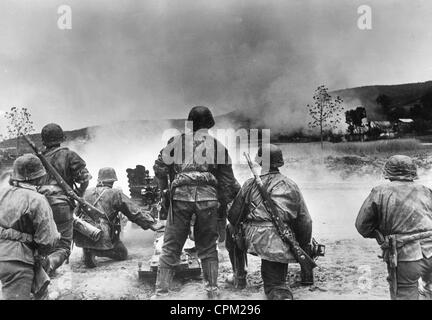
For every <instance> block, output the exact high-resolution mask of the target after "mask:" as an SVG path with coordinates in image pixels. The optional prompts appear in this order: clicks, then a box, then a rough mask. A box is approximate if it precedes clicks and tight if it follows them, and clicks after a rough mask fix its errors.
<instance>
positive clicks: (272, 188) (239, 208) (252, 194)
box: [226, 145, 312, 300]
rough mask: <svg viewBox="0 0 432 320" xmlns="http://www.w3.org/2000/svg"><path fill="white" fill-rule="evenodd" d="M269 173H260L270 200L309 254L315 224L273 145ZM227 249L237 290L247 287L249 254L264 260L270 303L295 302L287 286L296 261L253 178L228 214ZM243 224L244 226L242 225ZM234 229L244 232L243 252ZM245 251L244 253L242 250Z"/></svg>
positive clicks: (260, 150) (260, 153) (262, 273)
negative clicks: (293, 262)
mask: <svg viewBox="0 0 432 320" xmlns="http://www.w3.org/2000/svg"><path fill="white" fill-rule="evenodd" d="M262 150H263V148H261V147H260V148H259V150H258V154H257V157H256V158H255V161H256V162H258V164H260V165H262V163H261V161H260V160H259V159H261V157H262V152H263V151H262ZM267 151H268V152H269V153H270V165H269V166H267V167H268V168H269V170H268V172H261V179H262V181H263V183H264V186H265V187H266V189H267V190H268V193H269V195H270V197H271V199H272V200H273V201H274V203H275V205H276V207H277V208H278V209H279V214H280V216H281V217H282V219H283V221H284V222H285V223H287V224H288V225H289V226H290V227H291V229H292V230H293V231H294V233H295V236H296V240H297V241H298V242H299V245H300V247H302V248H303V250H305V252H308V251H310V244H311V237H312V220H311V217H310V215H309V212H308V210H307V208H306V204H305V202H304V200H303V196H302V194H301V192H300V190H299V188H298V186H297V185H296V184H295V182H294V181H292V180H290V179H288V178H287V177H285V176H284V175H283V174H281V173H280V172H279V169H278V168H279V167H281V166H283V164H284V160H283V157H282V151H281V150H280V149H279V147H277V146H275V145H270V146H269V149H268V150H267ZM228 221H229V222H230V224H229V225H228V228H227V237H226V239H227V240H226V248H227V250H228V252H229V257H230V260H231V264H232V266H233V271H234V273H233V278H232V279H231V281H229V282H231V283H232V284H234V285H235V286H236V287H237V288H244V287H245V286H246V274H247V272H246V269H245V258H246V252H245V251H247V252H249V253H251V254H253V255H256V256H259V257H260V258H261V276H262V279H263V283H264V292H265V294H266V296H267V298H268V299H271V300H286V299H292V298H293V296H292V293H291V290H290V287H289V285H288V284H287V283H286V277H287V272H288V262H290V261H293V260H295V258H294V256H293V254H292V252H291V250H290V248H289V246H288V245H287V244H286V243H285V242H283V241H282V239H281V238H280V236H279V234H278V233H277V230H276V227H275V226H274V224H273V222H272V219H271V215H270V213H269V212H268V211H267V208H266V207H265V205H264V203H263V200H262V197H261V194H260V191H259V189H258V187H257V185H256V183H255V181H254V178H251V179H249V180H247V181H246V182H245V183H244V185H243V187H242V188H241V190H240V192H239V193H238V194H237V196H236V198H235V199H234V201H233V204H232V206H231V208H230V209H229V211H228ZM240 223H241V224H242V225H240ZM234 227H235V228H242V229H241V231H242V232H243V233H244V248H241V246H237V245H235V243H234V240H233V233H234ZM242 249H243V250H242Z"/></svg>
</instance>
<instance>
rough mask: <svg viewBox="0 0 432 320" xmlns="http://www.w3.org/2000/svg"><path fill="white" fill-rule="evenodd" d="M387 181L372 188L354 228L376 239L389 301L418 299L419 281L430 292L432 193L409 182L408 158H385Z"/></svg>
mask: <svg viewBox="0 0 432 320" xmlns="http://www.w3.org/2000/svg"><path fill="white" fill-rule="evenodd" d="M384 178H385V179H388V180H390V182H388V183H385V184H382V185H380V186H377V187H375V188H373V189H372V191H371V193H370V194H369V196H368V197H367V198H366V200H365V202H364V203H363V206H362V207H361V209H360V212H359V214H358V216H357V220H356V223H355V226H356V228H357V230H358V232H359V233H360V234H361V235H362V236H363V237H365V238H376V239H377V241H378V243H379V244H380V246H381V248H382V249H383V259H384V261H386V262H387V269H388V273H389V275H388V278H387V280H388V282H389V285H390V297H391V299H392V300H399V299H410V300H416V299H419V285H418V281H419V279H420V278H421V279H422V280H423V281H424V282H425V293H426V296H427V297H428V298H429V299H430V295H431V293H432V191H431V190H430V189H429V188H427V187H425V186H423V185H421V184H417V183H415V182H414V180H415V179H417V178H418V177H417V168H416V166H415V164H414V162H413V160H412V159H411V158H410V157H407V156H401V155H396V156H392V157H390V159H388V161H387V162H386V164H385V166H384Z"/></svg>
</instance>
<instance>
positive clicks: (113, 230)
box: [74, 168, 160, 267]
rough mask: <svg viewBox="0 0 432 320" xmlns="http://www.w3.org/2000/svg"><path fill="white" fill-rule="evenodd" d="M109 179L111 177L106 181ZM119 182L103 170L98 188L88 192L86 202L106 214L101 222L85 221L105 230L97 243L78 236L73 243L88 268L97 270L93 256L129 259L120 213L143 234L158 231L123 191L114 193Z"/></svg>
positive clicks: (113, 173)
mask: <svg viewBox="0 0 432 320" xmlns="http://www.w3.org/2000/svg"><path fill="white" fill-rule="evenodd" d="M107 176H108V177H107ZM114 181H117V176H116V174H115V171H114V169H112V168H102V169H101V170H99V178H98V185H97V186H96V187H95V188H90V189H88V190H87V191H86V193H85V195H84V199H85V200H86V201H87V202H89V203H91V204H93V205H94V206H96V207H97V208H98V209H100V210H101V211H102V212H104V213H105V216H104V217H101V218H100V219H99V221H94V220H93V219H92V218H90V217H89V216H83V217H82V218H83V219H84V220H85V221H87V222H89V223H90V224H92V225H94V226H96V227H97V228H99V229H100V230H102V234H101V237H100V238H99V240H98V241H96V242H95V241H92V240H91V239H89V238H87V237H85V236H83V235H81V234H79V233H75V235H74V240H75V243H76V245H77V246H78V247H81V248H83V261H84V263H85V264H86V266H87V267H95V266H96V264H95V260H94V256H99V257H108V258H111V259H114V260H125V259H127V255H128V251H127V248H126V247H125V246H124V244H123V242H122V241H121V240H120V231H121V224H120V213H122V214H123V215H124V216H125V217H126V218H127V219H129V220H130V221H131V222H133V223H136V224H137V225H139V226H140V227H141V228H143V229H144V230H147V229H152V230H155V228H159V227H160V226H159V225H158V224H157V223H156V221H155V220H154V218H153V217H152V216H151V215H150V214H149V213H148V212H146V211H144V210H143V209H141V208H140V207H138V206H137V205H136V204H135V203H134V202H133V201H132V200H131V199H129V198H128V197H127V196H126V195H125V194H123V193H122V192H121V190H118V189H113V188H112V184H113V183H114Z"/></svg>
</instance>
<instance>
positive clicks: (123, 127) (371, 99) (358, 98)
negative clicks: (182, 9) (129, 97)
mask: <svg viewBox="0 0 432 320" xmlns="http://www.w3.org/2000/svg"><path fill="white" fill-rule="evenodd" d="M431 92H432V81H427V82H419V83H407V84H400V85H374V86H365V87H356V88H348V89H341V90H336V91H332V92H331V95H332V96H336V95H339V96H340V97H341V98H342V99H343V101H344V104H345V105H347V106H349V107H350V108H356V107H358V106H360V105H361V106H363V107H365V108H366V111H367V115H368V118H369V119H371V120H386V119H387V115H385V114H384V113H383V110H382V107H381V106H380V105H378V104H377V102H376V99H377V97H378V96H379V95H386V96H388V97H390V99H391V102H390V105H389V108H390V109H392V108H396V107H402V108H403V107H405V108H410V107H412V106H413V105H415V104H416V103H419V101H420V99H421V98H422V97H423V96H424V95H425V94H426V93H431ZM249 114H251V113H250V112H249V113H248V114H247V113H246V112H243V111H242V110H236V111H232V112H229V113H226V114H223V115H219V116H217V117H215V118H216V123H218V124H219V126H220V127H224V126H226V127H227V126H229V127H234V128H235V129H238V128H250V127H251V124H252V123H255V121H254V119H252V118H251V117H250V116H249ZM184 120H185V119H168V120H166V119H161V120H130V121H120V122H116V123H113V124H111V125H104V126H93V127H88V128H82V129H78V130H72V131H66V138H67V140H76V141H78V142H85V141H87V140H89V139H90V138H91V133H92V132H93V131H94V130H96V129H104V130H105V131H106V130H108V131H109V132H110V133H114V134H116V133H122V134H123V133H124V132H128V131H131V128H133V134H135V135H136V134H141V133H143V132H145V130H146V129H145V128H146V127H148V126H150V127H153V128H155V127H157V128H168V127H171V128H177V129H180V130H181V129H182V128H183V127H184ZM255 120H256V119H255ZM270 129H271V128H270ZM298 135H299V134H298V133H297V134H295V135H293V136H292V137H290V136H286V137H284V141H301V139H303V138H302V137H301V136H298ZM31 138H32V139H33V140H34V141H35V142H36V144H38V145H40V143H41V138H40V134H32V135H31ZM272 138H273V139H277V138H278V133H277V132H276V131H272ZM15 145H16V143H15V139H12V140H6V141H3V142H0V148H10V147H15Z"/></svg>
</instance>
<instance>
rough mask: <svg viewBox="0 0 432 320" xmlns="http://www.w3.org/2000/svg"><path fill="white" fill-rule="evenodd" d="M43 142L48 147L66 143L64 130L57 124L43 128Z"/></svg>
mask: <svg viewBox="0 0 432 320" xmlns="http://www.w3.org/2000/svg"><path fill="white" fill-rule="evenodd" d="M41 136H42V142H43V144H44V145H45V146H46V147H51V146H54V145H57V144H60V143H62V142H63V141H64V138H65V137H64V133H63V129H62V128H61V127H60V126H59V125H58V124H56V123H49V124H47V125H46V126H44V127H43V128H42V132H41Z"/></svg>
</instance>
